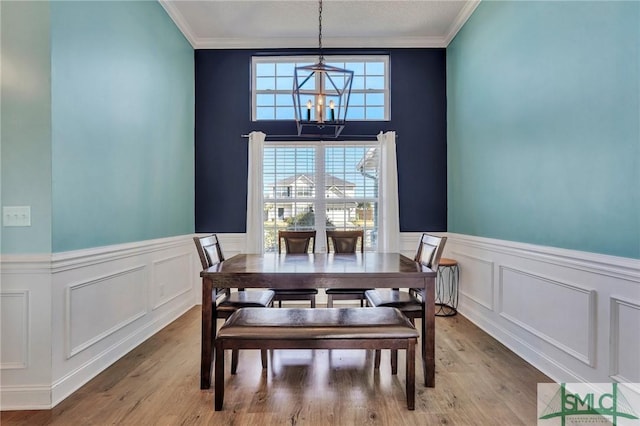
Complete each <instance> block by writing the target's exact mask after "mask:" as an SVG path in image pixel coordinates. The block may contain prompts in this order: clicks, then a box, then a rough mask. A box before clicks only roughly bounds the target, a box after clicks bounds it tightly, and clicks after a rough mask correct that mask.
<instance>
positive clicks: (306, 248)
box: [271, 231, 318, 308]
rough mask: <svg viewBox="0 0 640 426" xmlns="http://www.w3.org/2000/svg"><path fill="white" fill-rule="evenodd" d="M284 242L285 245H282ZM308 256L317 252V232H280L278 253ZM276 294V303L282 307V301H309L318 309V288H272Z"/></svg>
mask: <svg viewBox="0 0 640 426" xmlns="http://www.w3.org/2000/svg"><path fill="white" fill-rule="evenodd" d="M282 242H284V244H282ZM283 249H284V253H286V254H307V253H310V252H311V253H314V252H315V251H316V231H278V253H283ZM271 290H273V292H274V293H275V296H274V299H273V300H274V301H277V302H278V307H279V308H281V307H282V301H283V300H286V301H290V300H308V301H310V302H311V307H312V308H315V307H316V295H317V294H318V289H316V288H287V289H283V288H272V289H271Z"/></svg>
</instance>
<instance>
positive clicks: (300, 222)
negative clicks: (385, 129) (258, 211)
mask: <svg viewBox="0 0 640 426" xmlns="http://www.w3.org/2000/svg"><path fill="white" fill-rule="evenodd" d="M378 147H379V144H378V143H377V142H362V143H356V142H348V143H347V144H346V145H345V143H344V142H341V143H340V144H331V143H328V142H323V143H319V142H309V143H304V144H297V143H296V144H292V143H291V142H287V143H286V144H285V143H276V142H269V143H267V144H265V147H264V160H263V184H264V191H263V195H264V249H265V251H266V252H274V251H276V250H277V241H276V236H277V235H278V230H313V229H315V230H316V231H317V233H318V243H320V244H316V250H317V251H322V250H324V249H325V247H322V246H323V244H322V242H323V241H324V234H325V230H327V229H329V230H333V229H337V230H355V229H362V230H363V231H364V235H365V237H364V247H365V250H375V249H376V247H377V230H378V224H377V217H378V215H377V212H378V202H379V200H378V178H379V172H378V169H379V165H378V154H377V153H378Z"/></svg>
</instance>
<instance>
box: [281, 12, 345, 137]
mask: <svg viewBox="0 0 640 426" xmlns="http://www.w3.org/2000/svg"><path fill="white" fill-rule="evenodd" d="M318 50H319V52H320V53H319V58H318V62H317V63H315V64H313V65H304V66H298V67H296V68H295V70H294V74H293V93H292V95H293V107H294V108H293V109H294V112H295V119H296V126H297V129H298V136H324V137H332V138H337V137H338V136H339V135H340V133H341V132H342V130H343V129H344V126H345V124H346V118H347V111H348V108H349V98H350V96H351V85H352V83H353V71H351V70H347V69H344V68H339V67H336V66H332V65H327V64H326V63H325V61H324V56H323V55H322V0H319V6H318Z"/></svg>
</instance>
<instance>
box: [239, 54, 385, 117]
mask: <svg viewBox="0 0 640 426" xmlns="http://www.w3.org/2000/svg"><path fill="white" fill-rule="evenodd" d="M317 61H318V57H317V56H316V57H313V56H269V57H266V56H255V57H253V58H252V64H251V70H252V72H251V75H252V85H251V88H252V90H251V99H252V120H253V121H259V120H294V119H295V113H294V109H293V96H292V94H291V92H292V90H293V73H294V69H295V67H297V66H303V65H312V64H314V63H316V62H317ZM325 63H326V64H328V65H333V66H336V67H339V68H346V69H349V70H352V71H353V72H354V75H353V83H352V87H351V98H350V100H349V108H348V110H347V120H375V121H388V120H389V119H390V113H389V57H388V56H385V55H380V56H326V57H325Z"/></svg>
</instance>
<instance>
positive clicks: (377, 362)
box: [373, 349, 382, 370]
mask: <svg viewBox="0 0 640 426" xmlns="http://www.w3.org/2000/svg"><path fill="white" fill-rule="evenodd" d="M380 352H382V351H381V350H380V349H376V354H375V356H374V358H373V367H374V368H375V369H376V370H379V369H380Z"/></svg>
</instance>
